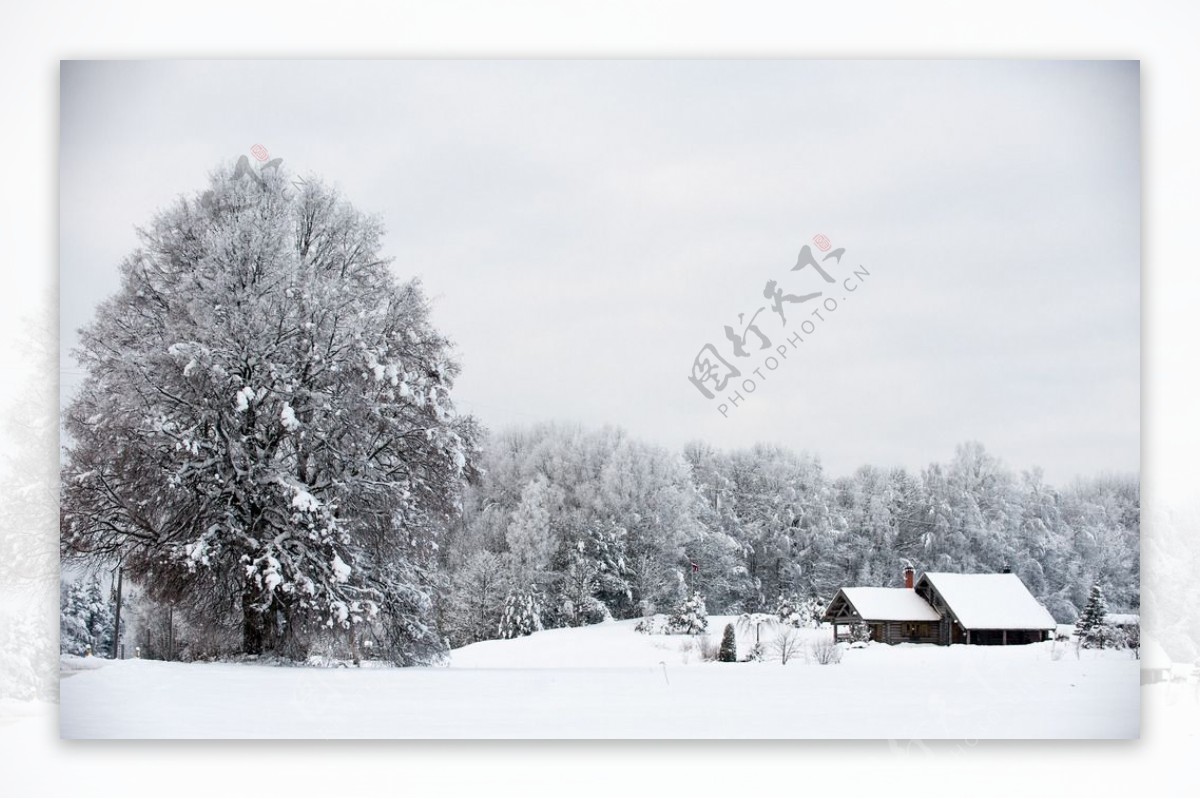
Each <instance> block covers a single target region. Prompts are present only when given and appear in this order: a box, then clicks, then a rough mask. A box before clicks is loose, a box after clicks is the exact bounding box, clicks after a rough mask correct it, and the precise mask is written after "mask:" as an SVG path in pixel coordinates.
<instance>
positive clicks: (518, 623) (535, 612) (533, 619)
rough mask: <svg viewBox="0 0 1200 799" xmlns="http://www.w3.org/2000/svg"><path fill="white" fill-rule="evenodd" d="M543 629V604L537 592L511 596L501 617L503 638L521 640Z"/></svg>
mask: <svg viewBox="0 0 1200 799" xmlns="http://www.w3.org/2000/svg"><path fill="white" fill-rule="evenodd" d="M541 629H542V603H541V597H540V596H539V595H538V592H537V591H536V590H533V589H531V590H528V591H521V592H518V593H516V594H509V595H508V598H506V599H505V600H504V612H503V613H502V614H501V616H500V627H499V630H498V632H499V635H500V637H501V638H520V637H521V636H523V635H532V634H533V633H536V632H538V631H539V630H541Z"/></svg>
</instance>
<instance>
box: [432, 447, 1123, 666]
mask: <svg viewBox="0 0 1200 799" xmlns="http://www.w3.org/2000/svg"><path fill="white" fill-rule="evenodd" d="M481 467H482V468H481V469H480V471H481V472H482V475H481V477H480V479H479V480H478V483H477V484H476V485H473V486H471V487H470V488H469V489H468V491H467V494H466V498H465V502H464V507H463V514H462V518H461V520H460V523H459V524H458V525H456V526H455V527H454V528H453V529H451V530H449V531H448V535H447V544H446V546H445V547H444V549H443V551H442V558H441V563H442V566H443V572H444V574H445V575H446V579H447V582H448V585H447V588H446V592H445V601H444V602H443V604H442V606H441V621H442V626H443V629H444V631H445V632H446V634H447V635H449V636H450V638H451V640H452V641H453V642H454V644H455V645H459V644H464V643H470V642H472V641H477V640H482V639H487V638H494V637H497V631H498V630H499V629H501V628H502V625H501V624H500V622H501V612H502V608H503V607H504V604H505V601H506V598H511V597H514V596H528V595H532V596H534V597H537V598H539V601H538V602H537V603H536V604H537V605H538V608H539V611H540V616H539V619H538V621H540V624H541V625H542V626H547V627H551V626H564V625H577V624H581V623H586V622H589V621H598V620H600V619H602V618H604V617H605V616H607V615H610V614H611V615H612V616H613V617H616V618H628V617H631V616H634V615H639V614H642V613H648V612H656V611H670V610H672V609H673V608H674V606H675V605H676V604H677V603H678V602H679V601H680V600H681V599H682V598H683V597H684V596H685V595H686V594H687V593H688V592H690V591H693V590H694V591H698V592H700V593H701V594H702V595H703V596H704V597H705V599H706V602H707V606H708V609H709V610H710V611H711V612H717V613H741V612H755V611H774V610H775V609H776V608H777V607H778V604H779V599H780V598H781V597H783V596H791V595H796V596H799V597H801V598H811V597H818V598H821V599H825V600H827V599H828V598H829V597H830V596H832V594H833V593H834V592H835V591H836V590H837V589H838V588H839V587H842V586H845V585H876V586H900V585H902V584H903V582H902V566H903V564H904V563H905V562H908V563H912V564H913V565H914V566H915V567H916V568H917V569H918V570H921V571H926V570H929V571H953V572H974V571H983V572H996V571H1000V570H1002V569H1005V568H1009V569H1011V570H1012V571H1014V572H1016V573H1017V574H1018V575H1019V576H1020V577H1021V579H1022V580H1023V581H1024V582H1025V584H1026V585H1027V586H1028V587H1029V589H1030V590H1031V591H1032V592H1033V593H1034V595H1035V596H1037V597H1038V599H1039V600H1040V601H1041V602H1042V603H1043V604H1045V605H1046V607H1047V608H1048V609H1049V610H1050V611H1051V612H1052V613H1053V614H1054V616H1055V618H1056V619H1058V620H1059V621H1060V622H1070V621H1074V620H1075V618H1076V617H1077V616H1078V614H1079V612H1080V611H1081V610H1082V608H1083V607H1084V604H1085V603H1086V601H1087V597H1088V592H1089V590H1090V588H1091V586H1092V584H1093V582H1099V583H1100V584H1102V585H1103V586H1104V587H1105V594H1106V596H1107V597H1108V598H1109V602H1110V604H1111V606H1112V607H1113V608H1117V609H1136V608H1137V606H1138V524H1139V522H1138V519H1139V495H1138V483H1137V480H1136V479H1133V478H1121V477H1100V478H1096V479H1092V480H1081V481H1079V482H1076V483H1074V484H1072V485H1070V486H1064V487H1055V486H1051V485H1049V484H1047V483H1046V482H1045V480H1043V479H1042V477H1041V475H1040V473H1039V472H1038V471H1037V470H1032V471H1027V472H1023V473H1020V474H1018V473H1015V472H1013V471H1012V470H1011V469H1009V468H1007V467H1005V466H1004V465H1003V464H1002V463H1000V462H999V461H998V460H997V459H996V458H995V457H993V456H991V455H990V454H988V452H987V451H986V450H985V449H984V448H983V446H981V445H980V444H978V443H968V444H964V445H962V446H960V447H959V448H958V451H957V453H956V455H955V457H954V459H953V460H952V461H950V462H949V463H944V464H943V463H934V464H931V465H930V466H928V467H927V468H925V469H923V470H922V471H921V472H920V473H919V474H912V473H910V472H908V471H906V470H904V469H881V468H876V467H872V466H863V467H862V468H860V469H858V470H857V471H856V472H854V473H853V474H851V475H846V476H834V475H829V474H827V473H826V472H825V471H824V469H822V467H821V464H820V461H819V459H818V458H816V457H813V456H810V455H806V454H802V453H795V452H791V451H789V450H786V449H783V448H779V447H774V446H770V445H760V446H757V447H754V448H751V449H746V450H738V451H733V452H725V451H720V450H717V449H714V448H712V447H709V446H707V445H705V444H702V443H695V444H692V445H690V446H688V447H687V448H686V449H685V450H684V451H683V452H672V451H669V450H667V449H664V448H661V447H656V446H654V445H652V444H648V443H646V442H642V441H637V440H635V439H632V438H631V437H629V436H628V435H625V434H624V433H622V432H621V431H620V430H618V429H615V428H610V429H605V430H596V431H586V430H582V429H579V428H577V427H568V426H555V425H544V426H539V427H535V428H532V429H522V430H513V431H508V432H505V433H501V434H498V435H494V436H491V437H489V438H488V439H487V441H486V444H485V445H484V447H483V452H482V455H481Z"/></svg>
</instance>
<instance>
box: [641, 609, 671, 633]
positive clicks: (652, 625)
mask: <svg viewBox="0 0 1200 799" xmlns="http://www.w3.org/2000/svg"><path fill="white" fill-rule="evenodd" d="M670 626H671V617H670V616H668V615H667V614H665V613H655V614H653V615H651V616H644V617H643V618H642V619H641V621H639V622H638V623H637V624H635V625H634V627H633V629H634V630H636V631H637V632H639V633H644V634H646V635H667V634H669V633H670V632H671V630H670Z"/></svg>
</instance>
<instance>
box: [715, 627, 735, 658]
mask: <svg viewBox="0 0 1200 799" xmlns="http://www.w3.org/2000/svg"><path fill="white" fill-rule="evenodd" d="M717 660H720V661H721V662H722V663H736V662H737V636H736V635H735V634H734V632H733V625H732V624H726V625H725V634H724V635H723V636H722V637H721V648H720V651H719V652H718V653H717Z"/></svg>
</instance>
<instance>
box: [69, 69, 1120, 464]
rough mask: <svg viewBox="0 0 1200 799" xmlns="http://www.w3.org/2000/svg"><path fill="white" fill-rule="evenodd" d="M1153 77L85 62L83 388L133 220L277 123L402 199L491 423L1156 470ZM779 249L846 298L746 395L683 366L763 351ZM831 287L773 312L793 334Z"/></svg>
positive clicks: (468, 399) (394, 244) (418, 254)
mask: <svg viewBox="0 0 1200 799" xmlns="http://www.w3.org/2000/svg"><path fill="white" fill-rule="evenodd" d="M1138 83H1139V77H1138V66H1137V63H1136V62H1034V61H1017V62H986V61H984V62H817V61H812V62H805V61H791V62H772V61H754V62H720V61H688V62H653V61H646V62H617V61H609V62H583V61H574V62H547V61H542V62H454V61H440V62H415V61H414V62H404V61H397V62H361V63H356V62H131V63H125V62H101V63H72V62H68V63H64V64H63V67H62V136H61V186H60V196H61V232H60V236H61V239H60V257H61V311H62V313H61V322H60V324H61V340H62V346H63V351H64V363H63V368H64V370H65V371H64V374H63V383H62V385H63V392H64V395H67V394H69V392H70V391H71V390H73V387H74V386H76V385H77V384H78V380H79V375H78V372H77V371H76V366H75V364H74V363H73V361H72V360H71V359H70V356H69V355H66V353H67V352H68V351H69V350H70V348H71V347H73V346H74V343H75V340H76V336H75V331H76V330H77V329H78V328H79V327H80V326H82V325H83V324H84V323H86V321H87V320H88V319H90V317H91V314H92V311H93V309H94V307H95V305H96V303H97V302H98V301H100V300H101V299H103V298H104V297H106V296H108V295H110V294H112V293H113V292H115V291H116V289H117V265H118V263H119V262H120V260H121V259H122V258H123V257H124V256H125V255H126V254H127V253H129V252H130V251H131V250H132V249H133V248H134V247H135V246H136V238H135V235H134V226H135V225H140V224H144V223H146V222H148V221H149V219H150V218H151V216H152V215H153V213H154V211H155V210H156V209H157V208H160V207H162V206H163V205H165V204H166V203H168V202H170V201H171V200H172V199H173V198H175V197H176V196H178V195H179V194H181V193H187V192H191V191H194V190H197V189H200V188H202V187H203V186H204V184H205V182H206V175H207V173H208V171H209V170H210V169H211V168H212V167H213V166H215V165H216V164H217V163H218V162H219V161H222V160H229V161H232V160H233V159H234V158H236V157H237V156H239V155H242V154H249V151H250V148H251V146H253V145H254V144H256V143H261V144H262V145H264V146H265V147H266V148H267V149H268V150H269V151H270V153H271V156H272V157H280V158H283V159H284V164H285V166H286V167H287V168H288V169H290V170H292V171H294V172H299V173H302V174H306V173H312V174H317V175H320V176H321V177H323V178H325V179H326V180H327V181H329V182H331V183H334V184H335V185H337V186H338V187H339V188H340V189H341V190H342V191H343V193H344V194H345V196H346V197H347V198H348V199H349V200H350V201H351V202H353V203H354V204H355V205H357V206H358V207H359V208H360V209H362V210H364V211H368V212H373V213H377V214H379V215H380V216H381V217H382V218H383V220H384V222H385V224H386V226H387V229H388V235H387V237H386V239H385V251H386V254H388V255H390V256H392V257H393V258H394V259H395V261H394V269H395V271H396V272H397V274H398V275H399V276H401V277H409V276H414V275H415V276H420V277H421V278H422V279H423V280H424V282H425V285H426V287H427V289H428V291H429V293H430V295H431V296H432V297H433V298H434V300H435V303H436V305H435V313H434V320H435V322H436V324H437V325H438V326H439V327H440V328H441V329H442V330H443V331H444V332H445V333H446V334H447V335H449V336H450V337H451V338H452V339H453V340H454V341H455V342H456V344H457V350H458V356H459V359H460V361H461V362H462V364H463V374H462V377H461V379H460V381H459V384H458V391H457V400H458V402H459V405H460V407H461V408H463V409H464V410H468V411H471V412H473V413H475V414H476V415H478V416H479V417H480V418H481V420H482V421H483V422H484V423H485V424H486V425H488V426H489V427H492V428H494V429H499V428H503V427H506V426H508V425H510V424H522V423H531V422H534V421H539V420H549V419H557V420H572V421H579V422H582V423H584V424H585V425H589V426H595V425H601V424H604V423H614V424H618V425H621V426H622V427H624V428H626V429H627V430H629V431H630V432H631V433H632V434H634V435H636V436H639V437H641V438H645V439H648V440H652V441H656V442H659V443H662V444H665V445H668V446H672V447H677V446H680V445H682V444H683V443H684V442H686V441H688V440H691V439H697V438H699V439H704V440H707V441H710V442H711V443H713V444H716V445H718V446H724V447H734V446H743V445H750V444H753V443H755V442H756V441H770V442H778V443H781V444H784V445H787V446H791V447H794V448H797V449H804V450H808V451H810V452H813V453H815V454H818V455H820V457H821V458H822V460H823V462H824V463H825V464H826V466H828V467H829V468H830V470H831V471H833V472H834V473H846V472H848V471H850V470H852V469H853V468H854V467H856V466H858V465H860V464H863V463H873V464H876V465H881V466H891V465H903V466H908V467H912V468H919V467H921V466H923V465H926V464H928V463H929V462H931V461H934V460H945V459H947V458H948V457H950V456H951V455H952V453H953V449H954V445H955V444H956V443H959V442H962V441H966V440H979V441H982V442H983V443H984V444H985V445H986V446H987V447H988V449H989V450H990V451H992V452H993V453H994V454H997V455H999V456H1000V457H1001V458H1003V459H1004V460H1005V461H1006V462H1007V463H1008V464H1009V465H1010V466H1013V467H1015V468H1027V467H1030V466H1033V465H1040V466H1042V467H1044V468H1045V470H1046V473H1047V476H1048V477H1050V478H1051V479H1053V480H1055V481H1066V480H1069V479H1071V478H1072V477H1074V476H1076V475H1080V474H1093V473H1096V472H1100V471H1113V470H1115V471H1136V470H1137V468H1138V452H1139V419H1138V417H1139V324H1140V319H1139V304H1140V298H1139V250H1140V242H1139V217H1140V199H1139V191H1140V189H1139V185H1140V178H1139V121H1138V117H1139V99H1138ZM815 234H824V235H826V236H828V237H829V239H831V240H832V242H833V246H834V247H835V248H836V247H844V248H846V255H845V256H844V257H843V260H842V261H841V263H839V264H837V265H833V262H827V263H826V267H827V269H828V271H830V272H831V273H832V275H833V276H834V277H835V278H836V279H837V281H838V282H837V283H836V284H834V285H833V286H826V285H824V284H823V281H821V280H820V277H819V276H818V275H815V273H814V272H813V270H812V269H807V270H802V271H801V272H791V271H789V270H790V267H791V266H792V265H793V264H794V263H795V262H796V257H797V252H798V251H799V249H800V248H801V246H803V245H805V244H810V243H811V241H812V237H813V236H814V235H815ZM817 254H818V255H820V253H819V252H818V253H817ZM860 264H861V265H862V266H865V267H866V268H867V270H869V272H870V276H869V277H868V278H865V279H863V281H862V282H861V285H859V286H858V291H857V292H855V293H854V294H853V295H852V296H848V294H847V292H846V291H845V290H844V288H843V284H842V283H841V281H842V280H843V279H845V278H846V277H848V276H850V274H851V273H852V271H853V270H854V269H855V268H857V267H858V266H859V265H860ZM770 279H775V280H778V281H780V283H781V285H782V287H783V288H784V289H785V290H787V291H790V292H796V293H807V292H812V291H819V290H822V289H827V291H826V294H825V295H823V297H822V298H821V299H824V298H825V297H832V298H835V299H837V300H838V301H839V303H840V304H839V307H838V310H837V311H836V312H834V313H832V314H825V317H826V318H825V321H824V322H819V323H818V324H816V327H815V332H814V333H813V334H811V335H809V336H806V341H805V343H804V344H802V345H800V346H799V347H797V348H795V349H793V350H791V351H790V355H789V357H788V359H787V360H786V361H784V362H783V363H782V365H780V366H779V368H778V369H777V370H776V371H773V372H770V373H769V374H768V379H767V380H765V381H758V385H757V388H756V390H755V392H754V393H753V394H752V395H749V396H747V397H746V400H745V402H743V403H742V404H741V405H740V406H739V407H737V408H733V409H731V410H730V412H729V414H728V417H727V418H726V417H723V416H722V415H721V414H720V413H719V412H718V411H717V406H718V404H720V402H721V399H720V398H718V399H716V400H711V401H710V400H706V399H705V398H704V397H703V396H701V394H700V393H699V392H698V391H697V389H696V388H695V387H694V386H693V385H692V384H691V383H689V382H688V380H687V376H688V374H690V371H691V367H692V361H693V359H694V358H695V356H696V354H697V353H698V351H699V350H700V348H701V347H702V346H704V345H705V344H706V343H712V344H713V345H715V346H716V348H717V349H718V351H719V352H720V353H721V354H722V355H723V357H725V358H726V359H728V360H729V361H730V362H731V363H734V364H735V365H739V366H745V367H747V368H744V369H743V372H744V374H743V377H746V376H748V373H749V370H750V369H752V368H753V367H755V366H760V365H761V362H760V361H759V360H758V359H756V358H753V357H752V358H748V359H737V358H735V357H734V356H733V354H732V350H731V348H730V345H729V342H728V341H727V340H726V339H725V336H724V333H723V332H722V331H723V327H724V326H725V325H727V324H728V325H735V326H736V321H737V316H738V314H739V313H741V312H746V313H747V315H750V314H752V313H754V311H755V310H757V309H758V308H760V307H763V306H764V305H768V301H767V300H765V299H764V298H763V289H764V284H765V283H766V281H767V280H770ZM843 298H846V299H845V300H843ZM818 302H820V300H817V301H814V302H810V303H807V304H804V305H798V304H797V305H788V306H785V308H786V310H787V312H788V314H789V320H790V321H789V327H787V328H784V327H783V326H781V322H780V321H779V318H778V317H777V316H775V315H774V314H773V313H772V311H771V310H770V308H767V310H765V311H764V312H763V313H762V314H761V315H760V316H759V322H760V323H761V329H762V330H763V332H764V333H765V334H766V335H767V336H768V337H769V338H771V339H772V345H773V346H777V345H779V344H781V343H783V342H784V341H785V340H786V337H787V335H788V332H787V331H791V330H795V329H796V327H795V326H797V325H799V324H800V322H801V320H803V319H807V318H809V313H810V309H812V308H816V307H817V303H818ZM814 322H816V320H814ZM169 343H170V342H165V343H164V346H166V344H169ZM748 347H749V348H750V349H751V350H755V349H756V347H757V344H755V340H754V339H753V338H751V340H750V344H749V345H748ZM738 380H740V378H739V379H738ZM736 382H738V381H734V383H736ZM733 388H734V385H732V384H731V385H730V387H729V389H728V390H727V391H726V392H723V393H728V392H729V391H732V390H733Z"/></svg>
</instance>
